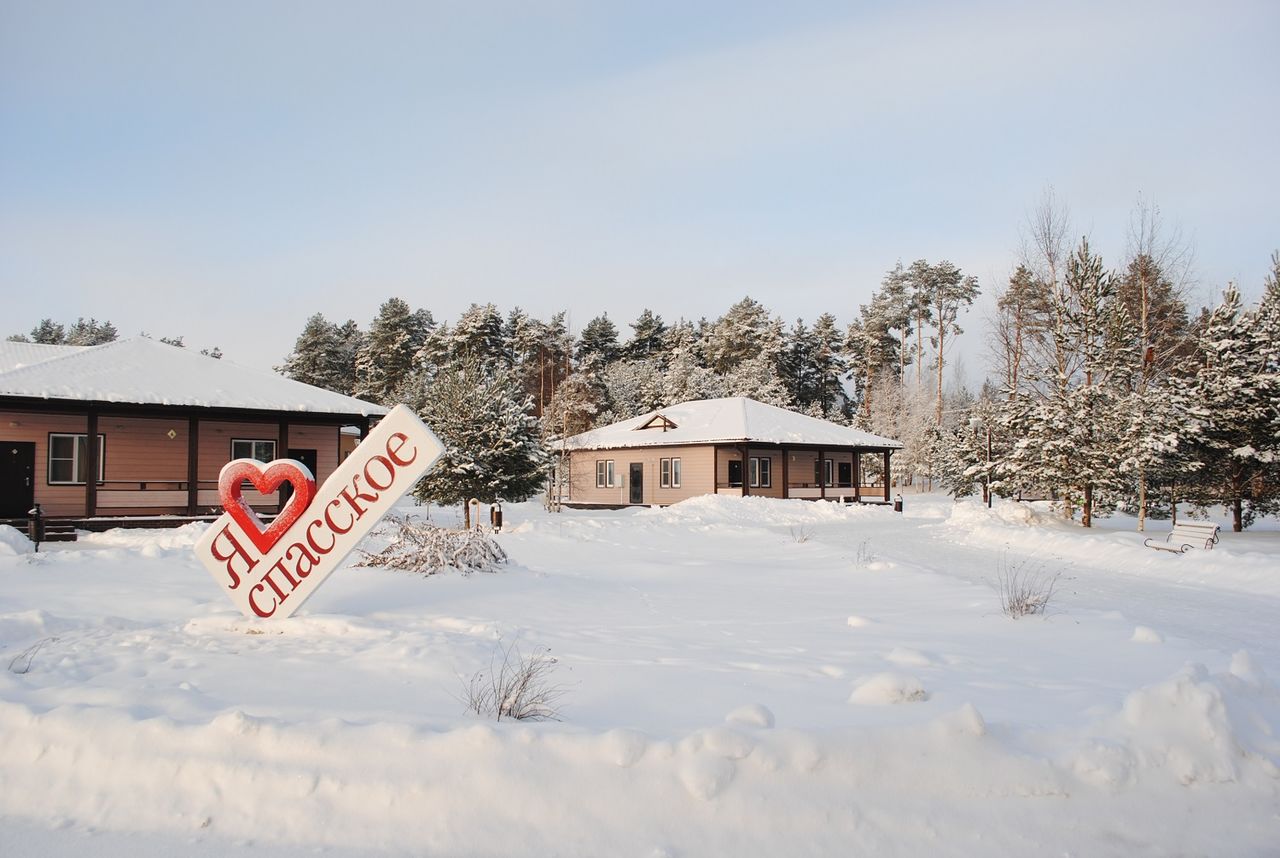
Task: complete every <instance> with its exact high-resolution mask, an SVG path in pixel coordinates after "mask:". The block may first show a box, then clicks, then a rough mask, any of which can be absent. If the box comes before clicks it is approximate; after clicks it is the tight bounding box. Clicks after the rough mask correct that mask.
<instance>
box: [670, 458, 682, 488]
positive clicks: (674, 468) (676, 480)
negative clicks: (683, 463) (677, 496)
mask: <svg viewBox="0 0 1280 858" xmlns="http://www.w3.org/2000/svg"><path fill="white" fill-rule="evenodd" d="M671 488H673V489H678V488H680V460H679V459H672V460H671Z"/></svg>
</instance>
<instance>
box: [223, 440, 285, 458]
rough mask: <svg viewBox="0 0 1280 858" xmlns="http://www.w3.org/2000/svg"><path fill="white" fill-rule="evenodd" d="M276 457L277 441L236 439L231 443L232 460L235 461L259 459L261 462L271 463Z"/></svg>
mask: <svg viewBox="0 0 1280 858" xmlns="http://www.w3.org/2000/svg"><path fill="white" fill-rule="evenodd" d="M275 457H276V442H275V441H258V440H254V439H249V438H235V439H232V441H231V458H233V459H257V460H258V461H259V462H270V461H272V460H274V459H275Z"/></svg>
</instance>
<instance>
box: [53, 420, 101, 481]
mask: <svg viewBox="0 0 1280 858" xmlns="http://www.w3.org/2000/svg"><path fill="white" fill-rule="evenodd" d="M54 438H70V439H72V441H71V458H70V459H69V460H68V459H67V457H66V456H58V457H57V461H59V462H66V461H70V462H71V479H70V480H55V479H54V478H53V463H54V461H55V459H54V455H53V439H54ZM81 439H83V440H84V448H85V451H86V452H87V451H88V449H89V442H88V439H89V433H88V432H50V433H49V437H48V439H47V443H48V447H47V448H46V449H47V454H46V456H45V483H46V484H47V485H50V486H84V485H88V484H89V481H88V479H83V480H82V479H78V477H79V476H80V470H81V468H80V466H81V459H80V446H81V444H80V442H81ZM85 476H86V477H88V474H86V475H85ZM106 476H107V436H106V435H103V434H102V433H101V432H99V433H98V478H97V479H96V480H94V484H95V485H99V486H100V485H103V484H104V483H105V482H106Z"/></svg>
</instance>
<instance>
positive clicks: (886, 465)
mask: <svg viewBox="0 0 1280 858" xmlns="http://www.w3.org/2000/svg"><path fill="white" fill-rule="evenodd" d="M884 502H885V503H888V502H889V451H888V450H885V451H884Z"/></svg>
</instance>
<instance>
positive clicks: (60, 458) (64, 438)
mask: <svg viewBox="0 0 1280 858" xmlns="http://www.w3.org/2000/svg"><path fill="white" fill-rule="evenodd" d="M88 438H89V436H88V435H61V434H55V433H52V432H51V433H50V434H49V485H51V486H52V485H77V484H79V485H84V482H85V476H86V473H87V469H88V467H89V449H88V443H87V441H88ZM106 459H107V443H106V438H104V437H103V436H102V435H99V436H98V479H97V482H99V483H100V482H102V475H103V474H104V473H106V470H105V467H104V465H105V463H106Z"/></svg>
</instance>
